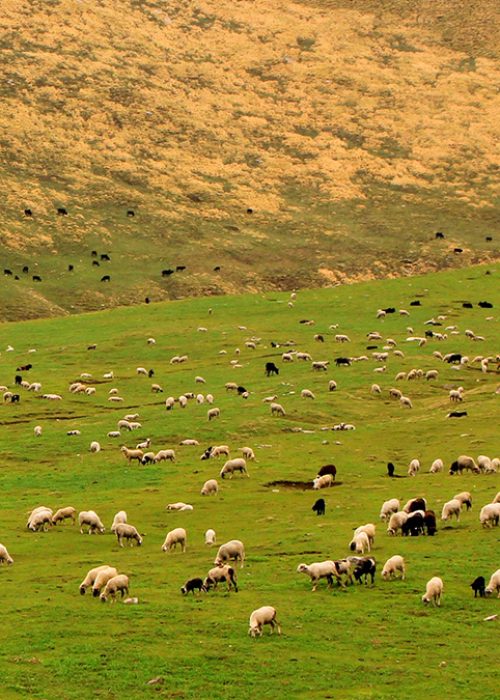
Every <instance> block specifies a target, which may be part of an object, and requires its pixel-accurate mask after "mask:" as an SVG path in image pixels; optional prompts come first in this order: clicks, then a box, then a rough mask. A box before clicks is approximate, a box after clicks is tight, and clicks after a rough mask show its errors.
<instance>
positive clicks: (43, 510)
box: [26, 506, 53, 532]
mask: <svg viewBox="0 0 500 700" xmlns="http://www.w3.org/2000/svg"><path fill="white" fill-rule="evenodd" d="M52 515H53V511H52V509H51V508H47V507H46V506H38V508H35V509H34V510H32V511H31V513H30V516H29V518H28V522H27V524H26V527H27V528H28V530H32V531H33V532H37V531H38V530H39V529H40V528H42V529H43V530H44V531H45V530H46V529H47V528H46V527H45V526H46V525H49V526H50V525H52Z"/></svg>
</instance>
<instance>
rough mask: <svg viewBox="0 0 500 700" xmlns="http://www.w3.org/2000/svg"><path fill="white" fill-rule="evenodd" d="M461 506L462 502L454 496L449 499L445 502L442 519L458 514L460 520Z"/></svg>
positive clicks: (449, 518) (448, 518)
mask: <svg viewBox="0 0 500 700" xmlns="http://www.w3.org/2000/svg"><path fill="white" fill-rule="evenodd" d="M461 508H462V504H461V502H460V501H457V499H456V498H452V499H451V501H447V502H446V503H445V504H444V506H443V510H442V512H441V520H451V518H452V517H453V516H454V515H455V516H456V518H457V520H460V510H461Z"/></svg>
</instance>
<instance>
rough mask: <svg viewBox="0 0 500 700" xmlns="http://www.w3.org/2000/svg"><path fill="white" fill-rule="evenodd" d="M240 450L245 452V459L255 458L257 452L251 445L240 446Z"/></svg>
mask: <svg viewBox="0 0 500 700" xmlns="http://www.w3.org/2000/svg"><path fill="white" fill-rule="evenodd" d="M240 452H241V453H242V454H243V458H244V459H247V460H251V459H253V460H255V453H254V451H253V450H252V448H251V447H240Z"/></svg>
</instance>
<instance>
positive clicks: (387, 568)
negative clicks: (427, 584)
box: [382, 554, 405, 581]
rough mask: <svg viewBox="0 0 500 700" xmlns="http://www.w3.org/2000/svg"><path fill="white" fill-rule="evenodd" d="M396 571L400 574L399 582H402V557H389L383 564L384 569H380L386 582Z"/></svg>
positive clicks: (403, 564)
mask: <svg viewBox="0 0 500 700" xmlns="http://www.w3.org/2000/svg"><path fill="white" fill-rule="evenodd" d="M396 571H400V572H401V580H402V581H404V579H405V560H404V559H403V557H401V556H399V554H395V555H394V556H393V557H390V559H388V560H387V561H386V562H385V564H384V568H383V569H382V578H383V579H385V580H387V579H391V578H392V577H393V576H394V574H395V573H396Z"/></svg>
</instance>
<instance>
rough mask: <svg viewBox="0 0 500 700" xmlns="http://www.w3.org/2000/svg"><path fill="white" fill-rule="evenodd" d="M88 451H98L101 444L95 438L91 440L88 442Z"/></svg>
mask: <svg viewBox="0 0 500 700" xmlns="http://www.w3.org/2000/svg"><path fill="white" fill-rule="evenodd" d="M89 451H90V452H100V451H101V445H100V444H99V443H98V442H97V440H93V441H92V442H91V443H90V447H89Z"/></svg>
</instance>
